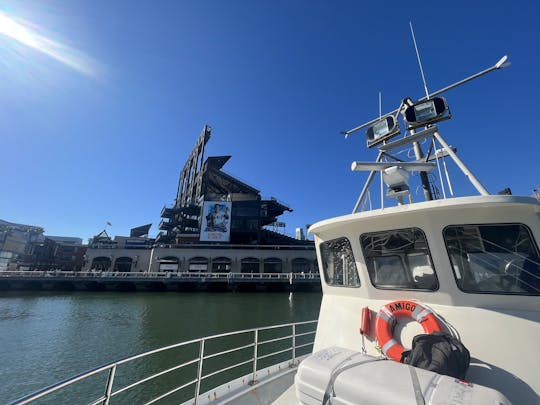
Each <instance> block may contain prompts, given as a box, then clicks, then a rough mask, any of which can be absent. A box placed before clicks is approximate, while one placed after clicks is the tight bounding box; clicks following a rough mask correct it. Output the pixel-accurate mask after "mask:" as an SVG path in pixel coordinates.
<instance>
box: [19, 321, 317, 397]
mask: <svg viewBox="0 0 540 405" xmlns="http://www.w3.org/2000/svg"><path fill="white" fill-rule="evenodd" d="M316 324H317V321H316V320H313V321H303V322H294V323H287V324H281V325H272V326H266V327H261V328H251V329H244V330H239V331H234V332H227V333H220V334H216V335H212V336H207V337H204V338H197V339H191V340H188V341H185V342H179V343H175V344H172V345H168V346H164V347H160V348H157V349H153V350H149V351H146V352H143V353H139V354H136V355H132V356H128V357H125V358H123V359H120V360H117V361H114V362H111V363H108V364H105V365H102V366H99V367H96V368H93V369H91V370H88V371H86V372H83V373H80V374H77V375H75V376H73V377H70V378H68V379H65V380H63V381H60V382H58V383H56V384H53V385H51V386H49V387H45V388H43V389H41V390H39V391H36V392H34V393H32V394H29V395H26V396H24V397H22V398H19V399H18V400H16V401H14V402H12V403H11V405H23V404H29V403H31V402H33V401H35V400H37V399H40V398H43V397H45V396H47V395H49V394H52V393H54V392H57V391H59V390H61V389H63V388H65V387H69V386H72V385H73V384H76V383H78V382H80V381H83V380H85V379H87V378H88V377H91V376H94V375H96V374H100V373H105V372H108V377H107V378H106V384H105V387H104V389H103V391H101V392H105V394H102V395H100V396H99V397H98V398H97V399H95V400H92V401H90V403H91V404H95V405H97V404H103V405H106V404H109V401H110V399H111V398H112V397H114V396H116V395H118V394H120V393H124V392H126V391H129V390H131V389H133V388H135V387H137V386H139V385H141V384H143V383H145V382H148V381H150V380H154V379H156V378H158V377H160V376H163V375H165V374H168V373H170V372H172V371H176V370H181V369H183V368H185V367H187V366H189V365H193V364H197V370H198V372H197V378H195V379H189V378H186V381H179V382H178V384H179V385H178V386H177V387H175V388H173V389H172V390H170V391H168V392H165V393H160V394H159V395H158V396H157V397H155V398H153V399H151V400H149V401H147V402H146V403H147V404H152V403H155V402H157V401H159V400H161V399H163V398H165V397H167V396H169V395H172V394H173V393H175V392H178V391H180V390H182V389H185V388H187V387H189V386H192V385H195V388H194V397H193V398H192V399H193V401H194V404H195V405H196V404H197V402H198V398H199V396H200V394H201V393H200V389H201V382H202V381H203V380H208V379H209V378H210V377H213V376H216V375H218V374H221V373H224V372H227V371H231V370H233V369H235V368H238V367H240V366H243V365H247V364H252V371H251V372H250V374H249V376H250V378H251V380H250V381H249V383H250V385H253V384H256V383H257V381H256V376H257V371H258V370H259V368H258V360H261V359H266V358H269V357H272V356H277V355H280V354H282V355H283V354H284V353H287V352H291V357H290V358H289V360H288V361H289V365H291V366H293V365H296V361H297V355H298V353H297V351H298V349H300V348H307V347H309V346H311V345H313V341H314V335H315V327H316ZM298 327H304V328H307V330H305V331H302V332H300V333H297V330H298ZM278 329H284V330H285V333H286V334H285V335H284V336H279V337H277V338H273V339H266V340H259V337H260V334H261V332H263V333H264V332H266V331H271V330H278ZM287 330H289V331H288V332H287ZM280 333H282V332H280ZM245 334H252V335H253V339H252V342H251V343H248V344H245V340H244V341H243V343H241V344H238V342H234V343H229V346H227V347H226V348H224V349H223V350H221V351H219V352H216V353H208V354H205V350H206V346H207V345H206V344H207V342H209V341H216V340H218V339H222V338H229V337H231V336H240V335H245ZM309 335H313V338H312V339H309V340H306V339H303V340H302V343H301V344H297V343H298V342H297V338H298V337H300V336H309ZM287 339H290V344H289V345H288V346H287V347H286V348H283V346H280V348H279V349H274V350H273V351H271V352H270V353H265V354H264V355H258V348H259V346H261V345H268V344H269V343H273V342H278V341H286V340H287ZM194 344H198V345H199V354H198V355H197V356H196V357H195V358H193V359H190V360H185V361H184V362H183V363H181V364H178V365H175V366H172V367H168V368H166V369H165V370H160V371H158V372H157V373H154V374H152V375H148V376H144V377H142V378H140V379H138V380H137V381H134V382H130V383H129V384H127V385H124V386H123V387H120V388H116V389H114V382H115V375H116V373H117V369H118V367H119V366H121V365H124V364H127V363H130V362H132V361H134V360H137V359H141V358H146V357H148V356H151V355H153V354H156V353H162V352H166V351H169V350H172V349H177V348H181V347H186V346H189V345H194ZM251 347H253V354H252V356H251V357H250V358H249V359H248V360H242V361H238V362H235V363H234V364H226V365H223V366H222V367H221V368H219V369H217V370H212V371H207V372H205V370H204V360H207V359H211V358H216V357H217V356H220V355H227V354H231V353H233V352H239V351H241V350H245V349H249V348H251ZM281 361H283V360H281ZM186 377H187V376H186ZM238 377H242V375H238V376H235V377H233V379H234V378H238ZM96 391H97V390H96Z"/></svg>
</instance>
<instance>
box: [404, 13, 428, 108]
mask: <svg viewBox="0 0 540 405" xmlns="http://www.w3.org/2000/svg"><path fill="white" fill-rule="evenodd" d="M409 27H411V35H412V39H413V42H414V49H415V50H416V58H417V59H418V66H420V73H421V74H422V81H423V82H424V90H425V91H426V97H427V99H428V100H429V91H428V89H427V84H426V78H425V76H424V69H423V68H422V61H421V60H420V53H418V46H416V38H415V37H414V30H413V27H412V22H410V21H409Z"/></svg>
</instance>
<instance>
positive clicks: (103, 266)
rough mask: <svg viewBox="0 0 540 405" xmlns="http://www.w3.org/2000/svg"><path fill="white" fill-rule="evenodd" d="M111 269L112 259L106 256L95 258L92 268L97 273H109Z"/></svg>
mask: <svg viewBox="0 0 540 405" xmlns="http://www.w3.org/2000/svg"><path fill="white" fill-rule="evenodd" d="M110 267H111V259H110V258H109V257H106V256H99V257H95V258H94V260H92V266H90V268H91V269H92V270H96V271H107V270H109V268H110Z"/></svg>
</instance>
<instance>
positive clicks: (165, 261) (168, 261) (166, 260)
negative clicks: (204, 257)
mask: <svg viewBox="0 0 540 405" xmlns="http://www.w3.org/2000/svg"><path fill="white" fill-rule="evenodd" d="M179 269H180V265H179V260H178V257H174V256H167V257H162V258H161V259H159V271H160V272H163V271H172V272H175V273H176V272H177V271H178V270H179Z"/></svg>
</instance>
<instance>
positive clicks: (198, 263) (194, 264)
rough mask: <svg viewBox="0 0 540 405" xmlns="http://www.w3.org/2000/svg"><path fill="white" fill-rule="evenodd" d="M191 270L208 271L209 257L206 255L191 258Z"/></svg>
mask: <svg viewBox="0 0 540 405" xmlns="http://www.w3.org/2000/svg"><path fill="white" fill-rule="evenodd" d="M189 271H193V272H203V271H208V259H207V258H206V257H193V258H191V259H189Z"/></svg>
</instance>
